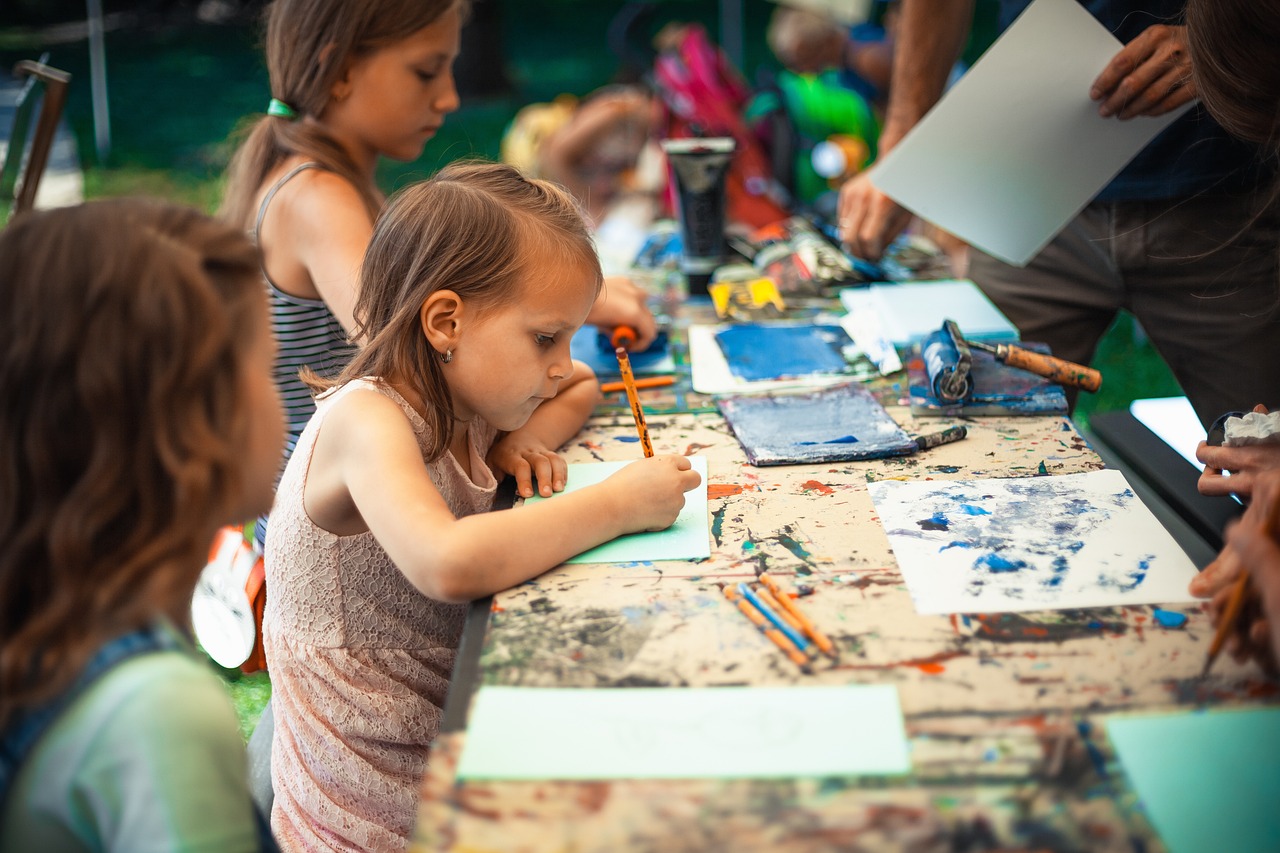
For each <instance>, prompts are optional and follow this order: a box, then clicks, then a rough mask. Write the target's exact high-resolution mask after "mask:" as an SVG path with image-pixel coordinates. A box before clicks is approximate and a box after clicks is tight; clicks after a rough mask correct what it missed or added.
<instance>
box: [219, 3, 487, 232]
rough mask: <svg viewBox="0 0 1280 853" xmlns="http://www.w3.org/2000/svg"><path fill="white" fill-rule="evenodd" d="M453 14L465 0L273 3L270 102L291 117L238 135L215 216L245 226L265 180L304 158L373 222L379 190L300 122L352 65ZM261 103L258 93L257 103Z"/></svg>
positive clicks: (319, 108) (333, 143)
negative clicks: (335, 178)
mask: <svg viewBox="0 0 1280 853" xmlns="http://www.w3.org/2000/svg"><path fill="white" fill-rule="evenodd" d="M451 8H457V9H459V10H460V11H461V12H462V13H463V14H464V15H465V14H466V13H467V12H468V10H469V9H470V0H275V2H273V3H272V4H271V5H270V6H269V7H268V9H267V11H266V19H267V25H266V30H267V33H266V58H267V71H268V73H269V75H270V79H271V92H270V97H274V98H276V99H278V100H280V101H283V102H284V103H285V104H287V105H288V106H289V107H291V108H292V109H293V110H294V112H296V113H297V118H296V119H291V118H286V117H283V116H272V115H266V116H261V117H259V118H258V119H256V120H255V121H254V122H253V123H252V124H251V125H249V126H248V127H247V128H244V129H242V130H241V131H240V132H239V134H237V135H239V136H243V141H242V142H241V143H240V145H239V147H238V148H237V150H236V153H235V155H234V157H233V158H232V160H231V164H230V166H229V167H228V169H227V186H226V197H225V199H224V201H223V203H222V207H221V208H220V209H219V211H218V213H219V215H220V216H221V217H222V218H224V219H226V220H227V221H228V222H232V223H234V224H236V225H239V226H240V227H242V228H249V227H251V226H252V224H253V215H254V202H255V199H256V198H257V195H258V192H259V190H260V189H261V188H262V185H263V182H265V181H266V179H267V176H268V175H270V174H271V172H272V171H273V170H274V169H275V168H276V167H278V166H279V165H280V163H282V162H283V161H284V160H285V159H287V158H289V157H291V156H294V155H302V156H304V157H306V158H307V159H308V160H313V161H315V162H317V163H319V164H321V165H322V166H324V167H325V168H326V169H328V170H330V171H332V172H335V173H336V174H338V175H340V176H341V177H343V178H345V179H346V180H348V181H349V182H350V183H351V185H352V186H354V187H355V188H356V189H357V190H358V191H359V192H360V195H361V196H362V197H363V199H364V202H365V206H366V207H367V208H368V210H369V216H370V217H371V218H372V217H376V216H377V215H378V210H379V209H380V208H381V206H382V198H381V195H380V194H379V192H378V188H377V186H376V185H374V183H373V182H372V181H371V180H370V179H369V177H368V176H366V175H363V174H361V173H360V171H359V170H358V169H357V168H356V166H355V163H353V162H352V160H351V157H350V156H349V155H348V154H347V152H346V151H345V150H344V149H343V147H342V146H341V145H340V144H339V143H338V141H337V140H336V139H334V138H333V137H332V136H330V135H329V134H328V133H327V132H326V131H325V129H324V128H323V127H322V126H321V125H319V124H317V123H316V122H314V121H305V120H304V119H306V118H315V117H316V116H319V115H320V113H321V112H323V110H324V108H325V106H326V105H327V104H328V103H329V98H330V90H331V89H332V88H333V84H334V83H335V82H337V81H338V79H339V78H340V77H341V75H342V74H343V72H344V70H345V69H346V67H347V65H348V63H349V62H350V61H351V60H352V59H354V58H358V57H360V56H362V55H365V54H368V53H372V52H373V51H376V50H378V49H380V48H383V47H386V46H387V45H389V44H394V43H395V42H397V41H400V40H401V39H404V38H408V37H409V36H411V35H413V34H414V33H416V32H418V31H419V30H421V29H422V28H423V27H427V26H430V25H431V24H433V23H435V21H436V20H437V19H439V18H440V16H441V15H443V14H444V13H445V12H447V11H448V10H449V9H451ZM267 100H268V96H267V95H266V94H264V96H263V103H264V104H265V103H266V101H267Z"/></svg>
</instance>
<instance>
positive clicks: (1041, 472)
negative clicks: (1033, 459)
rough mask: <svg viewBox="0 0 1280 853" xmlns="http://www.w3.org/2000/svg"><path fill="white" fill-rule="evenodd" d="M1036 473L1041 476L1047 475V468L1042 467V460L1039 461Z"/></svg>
mask: <svg viewBox="0 0 1280 853" xmlns="http://www.w3.org/2000/svg"><path fill="white" fill-rule="evenodd" d="M1036 473H1037V474H1038V475H1040V476H1041V477H1044V476H1047V475H1048V474H1049V469H1048V468H1045V467H1044V462H1041V463H1040V468H1039V469H1038V470H1037V471H1036Z"/></svg>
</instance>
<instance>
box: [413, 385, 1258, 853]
mask: <svg viewBox="0 0 1280 853" xmlns="http://www.w3.org/2000/svg"><path fill="white" fill-rule="evenodd" d="M875 387H876V389H877V390H878V391H879V392H880V396H881V399H882V400H883V401H885V402H886V403H887V404H888V408H889V411H890V413H891V414H892V415H893V416H894V417H895V419H897V420H898V422H899V423H900V424H901V425H902V426H903V427H904V428H906V429H907V430H908V431H909V432H913V433H915V432H929V431H933V430H935V429H937V428H940V427H941V426H943V425H946V424H949V423H951V422H952V421H945V422H936V421H933V420H931V419H921V420H920V421H916V420H913V419H912V417H911V415H910V413H909V410H908V409H907V408H906V407H905V406H902V405H899V404H898V403H899V402H900V397H901V392H902V390H903V389H902V388H901V387H900V384H895V383H894V382H893V381H891V380H881V381H879V382H878V383H876V384H875ZM645 399H646V408H650V407H649V406H648V399H649V398H648V397H646V398H645ZM662 400H665V401H666V404H664V403H663V402H662ZM617 403H618V401H616V400H614V401H611V402H610V403H609V404H607V405H606V406H605V407H603V408H602V410H601V412H600V414H598V415H597V416H596V417H595V418H593V419H592V420H591V422H590V423H589V424H588V425H587V427H586V428H585V429H584V430H583V432H582V433H581V434H580V435H579V436H578V437H577V439H575V441H574V442H572V443H571V444H570V445H569V446H568V447H567V448H566V449H565V452H564V455H565V457H566V458H567V459H568V461H570V462H586V461H593V460H616V459H630V458H635V457H636V456H637V455H638V453H639V449H638V445H637V444H636V443H635V442H634V439H635V428H634V425H633V423H632V421H631V418H630V414H629V412H627V411H625V410H624V409H623V408H622V407H621V406H620V405H618V404H617ZM680 407H684V408H688V409H695V411H686V412H679V411H674V409H677V408H680ZM653 408H657V409H659V413H658V414H654V415H652V416H651V417H650V420H649V425H650V431H651V435H652V439H653V443H654V447H655V450H656V451H657V452H659V453H681V454H685V455H695V454H697V455H701V456H705V457H706V458H707V461H708V465H709V471H710V475H709V503H708V507H707V511H708V513H709V516H710V520H711V533H712V538H713V543H712V554H711V558H710V559H709V560H705V561H701V562H692V561H672V562H656V563H639V564H625V565H573V566H569V565H566V566H562V567H560V568H557V569H554V570H552V571H550V572H547V573H546V574H544V575H542V576H540V577H538V578H536V579H534V580H532V581H530V582H528V583H525V584H522V585H521V586H518V587H516V588H514V589H510V590H507V591H505V592H503V593H500V594H498V595H496V596H494V598H493V599H492V601H491V602H489V601H486V602H483V603H479V604H477V607H478V608H483V609H477V610H474V611H473V614H472V617H473V618H472V619H471V620H470V622H471V627H470V628H469V633H468V637H467V638H464V642H463V648H462V650H461V651H460V654H459V663H458V668H457V669H456V670H455V680H454V684H453V686H452V688H451V693H450V697H449V706H450V707H449V708H448V717H449V720H448V721H447V723H446V727H445V728H446V729H447V730H446V731H444V732H442V734H441V735H440V737H439V738H438V739H437V741H436V743H435V744H434V746H433V748H432V752H431V758H430V769H429V770H428V773H427V776H426V779H425V781H424V785H423V800H422V806H421V811H420V813H419V821H418V825H417V828H416V831H415V837H414V844H413V849H415V850H439V849H447V850H456V851H472V852H474V851H500V850H501V851H566V853H567V851H574V853H589V852H591V853H593V852H594V851H602V853H603V851H623V850H628V851H630V850H653V851H683V850H735V851H739V850H788V851H790V850H796V851H810V850H812V851H819V850H822V851H826V850H851V851H862V850H866V851H970V850H972V851H978V850H984V851H985V850H1054V851H1126V853H1132V851H1134V850H1143V851H1160V850H1163V849H1164V846H1163V845H1162V844H1161V842H1160V841H1159V839H1158V838H1157V837H1156V836H1155V833H1154V832H1153V831H1152V829H1151V827H1150V825H1149V823H1148V822H1147V820H1146V819H1145V817H1144V816H1143V814H1142V813H1141V810H1140V809H1139V808H1137V807H1136V797H1135V795H1134V794H1133V792H1132V790H1131V789H1130V787H1129V786H1128V785H1127V783H1126V782H1125V779H1124V776H1123V773H1122V771H1121V768H1120V766H1119V763H1118V762H1117V761H1116V759H1115V756H1114V754H1113V752H1112V749H1111V747H1110V745H1109V743H1108V741H1107V739H1106V736H1105V721H1104V719H1103V718H1104V717H1105V715H1106V714H1108V713H1112V712H1116V711H1127V710H1137V709H1156V708H1170V707H1182V708H1188V707H1193V706H1200V705H1205V704H1211V705H1216V704H1233V703H1251V702H1252V703H1258V702H1275V701H1280V696H1278V688H1277V684H1276V682H1275V681H1273V680H1271V679H1269V678H1268V677H1267V676H1265V675H1264V674H1263V673H1262V672H1261V671H1260V670H1258V669H1257V668H1255V667H1253V666H1240V665H1236V664H1235V663H1233V662H1232V661H1231V660H1229V659H1228V658H1226V657H1225V656H1224V657H1223V658H1222V659H1220V660H1219V661H1218V663H1217V665H1216V666H1215V668H1214V671H1213V673H1212V674H1211V675H1210V676H1209V677H1208V678H1206V679H1203V680H1202V679H1201V678H1200V677H1199V676H1200V670H1201V667H1202V665H1203V662H1204V656H1205V652H1206V649H1207V646H1208V643H1209V640H1210V638H1211V636H1212V632H1211V630H1210V625H1209V622H1208V618H1207V616H1206V615H1205V614H1204V613H1202V612H1201V610H1200V608H1199V606H1198V605H1194V604H1183V605H1173V606H1171V607H1169V608H1168V609H1171V610H1174V611H1177V612H1181V613H1185V614H1186V615H1187V617H1188V618H1187V621H1186V623H1185V625H1183V626H1182V627H1179V628H1165V627H1162V626H1161V625H1160V624H1159V623H1157V622H1156V621H1155V620H1154V618H1153V610H1154V608H1153V607H1150V606H1145V605H1144V606H1128V607H1117V608H1097V609H1089V610H1064V611H1042V612H1033V613H1006V614H990V615H982V614H969V615H963V616H961V615H956V616H922V615H918V614H917V613H916V612H915V609H914V607H913V605H912V601H911V597H910V595H909V594H908V592H907V588H906V585H905V583H904V581H903V579H902V575H901V574H900V572H899V570H898V567H897V564H896V561H895V560H894V557H893V554H892V553H891V551H890V548H889V541H888V539H887V537H886V535H885V533H884V530H883V528H882V527H881V525H880V523H879V520H878V519H877V516H876V512H875V508H874V506H873V504H872V501H871V498H870V497H869V495H868V492H867V483H868V482H872V481H876V480H884V479H910V480H918V479H938V480H941V479H973V478H982V477H1019V476H1027V477H1031V476H1052V475H1056V474H1070V473H1078V472H1084V471H1091V470H1096V469H1099V468H1101V467H1103V465H1102V462H1101V461H1100V460H1099V459H1098V457H1097V456H1096V454H1095V453H1094V452H1093V451H1092V450H1091V449H1090V448H1089V447H1088V445H1087V443H1086V442H1085V441H1084V439H1082V438H1081V436H1080V435H1079V434H1078V433H1077V432H1076V430H1075V429H1074V427H1073V426H1072V424H1071V422H1070V421H1069V420H1067V419H1064V418H1060V417H1022V418H981V419H973V420H970V421H967V425H968V427H969V437H968V438H967V439H966V440H964V441H961V442H958V443H955V444H950V445H945V446H942V447H938V448H935V449H933V450H929V451H926V452H922V453H919V454H916V455H913V456H909V457H901V458H892V459H881V460H873V461H865V462H851V463H840V464H827V465H811V466H787V467H774V468H754V467H752V466H750V465H749V464H747V462H746V458H745V455H744V454H743V452H742V449H741V447H740V446H739V445H738V442H737V441H736V439H734V437H733V435H732V434H731V433H730V432H729V430H728V428H727V425H726V424H725V422H724V420H723V419H722V418H721V417H720V416H719V415H718V414H717V413H715V412H714V411H707V410H706V409H707V408H708V407H707V406H705V405H702V404H700V401H699V400H697V395H690V396H689V397H685V396H683V395H682V392H681V391H680V390H679V389H676V390H675V391H671V392H668V393H667V396H666V397H664V398H661V399H660V400H659V404H658V405H657V406H655V407H653ZM664 408H665V409H667V411H661V410H662V409H664ZM765 570H768V571H769V573H770V574H771V575H774V576H776V577H778V578H780V579H782V580H783V581H785V582H786V583H788V584H789V585H792V586H796V585H805V586H807V587H809V588H811V589H812V590H813V592H812V594H811V595H808V596H806V597H805V598H804V599H803V606H804V608H805V610H806V612H807V613H808V614H809V615H810V616H811V617H812V618H813V620H814V621H815V622H816V623H817V624H818V625H819V626H821V627H822V628H823V629H824V630H825V631H826V632H827V633H828V634H829V635H830V636H831V638H832V639H833V640H834V641H835V643H836V644H837V645H838V646H839V649H840V653H841V654H840V658H839V662H838V663H833V662H831V661H825V662H823V660H824V659H820V660H819V662H818V664H817V669H816V671H815V672H814V673H813V674H812V675H806V674H804V673H802V672H800V671H799V670H798V669H797V668H796V667H795V665H794V664H792V663H791V662H790V661H788V660H787V659H786V658H785V657H784V656H783V655H782V654H781V653H780V652H779V651H778V650H777V649H776V648H775V647H774V646H773V645H771V644H770V643H769V642H768V641H767V640H765V639H764V638H763V637H762V636H761V635H760V634H759V633H758V632H757V631H756V629H755V628H754V627H752V626H751V624H750V623H749V622H748V621H747V620H746V619H745V618H743V616H742V615H741V614H739V613H738V612H737V611H736V610H735V609H734V608H733V607H732V606H731V605H730V604H729V603H728V602H727V601H725V599H724V598H723V596H722V594H721V592H720V589H719V585H720V584H722V583H725V582H727V581H732V582H735V583H736V582H737V581H741V580H750V579H752V578H754V577H755V576H756V575H758V574H759V573H760V572H761V571H765ZM486 616H487V619H486ZM478 684H502V685H522V686H531V687H532V686H555V687H581V688H592V687H627V686H645V687H685V686H720V685H739V686H740V685H761V686H776V685H808V684H814V685H818V684H892V685H894V686H896V687H897V689H898V695H899V700H900V703H901V706H902V711H903V715H904V719H905V724H906V731H907V735H908V739H909V741H910V754H911V760H912V764H913V771H912V772H911V773H910V774H909V775H908V776H905V777H854V778H823V779H794V780H765V781H762V780H716V779H707V780H612V781H595V782H563V781H546V782H492V781H483V782H478V781H469V780H461V781H460V780H457V779H456V778H455V774H454V769H455V767H456V763H457V759H458V756H459V755H460V753H461V750H462V748H463V745H464V742H465V738H466V732H465V728H464V726H463V725H462V722H463V721H464V720H465V714H466V710H467V708H468V706H469V703H470V701H471V700H472V698H473V696H474V691H475V688H476V687H477V685H478ZM803 723H804V721H803V720H797V721H796V724H797V725H803ZM653 724H654V726H655V727H661V726H662V721H661V720H655V721H654V722H653Z"/></svg>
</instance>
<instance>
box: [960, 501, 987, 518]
mask: <svg viewBox="0 0 1280 853" xmlns="http://www.w3.org/2000/svg"><path fill="white" fill-rule="evenodd" d="M960 509H962V510H964V514H965V515H991V511H990V510H987V509H983V508H982V507H980V506H974V505H973V504H960Z"/></svg>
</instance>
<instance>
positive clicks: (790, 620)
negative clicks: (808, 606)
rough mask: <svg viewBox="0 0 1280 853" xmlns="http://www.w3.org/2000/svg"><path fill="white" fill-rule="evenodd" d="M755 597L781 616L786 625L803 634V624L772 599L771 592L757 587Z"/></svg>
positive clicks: (780, 603)
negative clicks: (758, 597)
mask: <svg viewBox="0 0 1280 853" xmlns="http://www.w3.org/2000/svg"><path fill="white" fill-rule="evenodd" d="M756 595H758V596H760V598H761V599H763V600H764V603H765V604H767V605H769V606H770V607H772V608H773V609H774V611H775V612H776V613H777V614H778V615H779V616H781V617H782V619H783V621H785V622H786V623H787V624H788V625H790V626H791V627H792V628H795V629H796V630H797V631H799V632H800V633H802V634H803V633H805V630H804V623H803V622H801V621H800V620H799V619H797V618H796V617H795V614H793V613H792V612H791V611H790V610H787V609H786V607H784V606H783V604H782V602H780V601H778V600H777V599H776V598H775V597H774V594H773V593H772V592H771V591H769V590H768V589H766V588H764V587H757V588H756ZM810 639H813V638H812V637H810Z"/></svg>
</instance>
